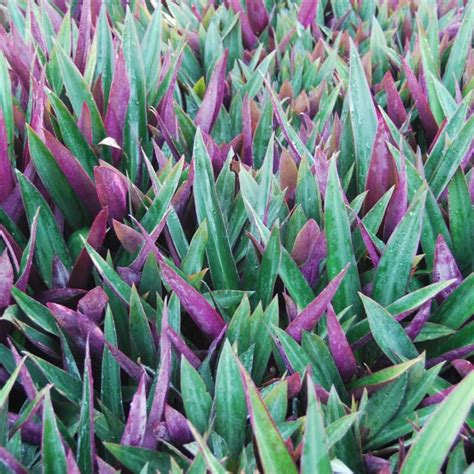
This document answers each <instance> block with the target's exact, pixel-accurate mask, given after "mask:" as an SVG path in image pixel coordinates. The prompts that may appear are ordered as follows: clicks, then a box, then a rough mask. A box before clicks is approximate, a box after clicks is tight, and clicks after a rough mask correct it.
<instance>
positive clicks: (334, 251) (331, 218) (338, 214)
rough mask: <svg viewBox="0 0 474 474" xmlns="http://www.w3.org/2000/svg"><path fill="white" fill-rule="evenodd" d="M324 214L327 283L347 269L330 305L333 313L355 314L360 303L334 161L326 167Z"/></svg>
mask: <svg viewBox="0 0 474 474" xmlns="http://www.w3.org/2000/svg"><path fill="white" fill-rule="evenodd" d="M324 211H325V232H326V242H327V251H328V256H327V260H326V269H327V274H328V277H329V278H330V279H333V278H335V277H336V275H337V274H338V273H339V272H340V271H341V270H342V269H343V268H344V267H346V266H347V265H349V267H348V269H347V274H346V276H345V278H344V280H343V281H342V282H341V285H340V287H339V290H338V291H337V293H336V294H335V296H334V298H333V303H332V305H333V306H334V309H335V311H336V312H337V313H339V312H340V311H342V310H343V309H344V308H346V307H347V306H351V305H352V308H353V310H354V311H355V312H356V314H357V313H359V311H358V310H359V308H360V302H359V300H358V298H357V292H358V291H359V290H360V281H359V275H358V272H357V264H356V260H355V257H354V250H353V248H352V239H351V230H350V225H349V219H348V216H347V211H346V206H345V204H344V194H343V191H342V188H341V183H340V182H339V178H338V175H337V168H336V161H335V160H332V161H331V164H330V165H329V176H328V185H327V188H326V197H325V209H324Z"/></svg>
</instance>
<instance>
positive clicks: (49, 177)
mask: <svg viewBox="0 0 474 474" xmlns="http://www.w3.org/2000/svg"><path fill="white" fill-rule="evenodd" d="M26 129H27V135H28V145H29V147H30V154H31V158H32V160H33V163H34V164H35V169H36V171H37V173H38V175H39V176H40V178H41V181H42V182H43V184H44V185H45V186H46V189H47V190H48V193H49V195H50V196H51V198H52V200H53V201H54V203H55V204H56V205H57V206H58V207H59V209H60V210H61V212H62V214H63V216H64V218H65V219H66V221H67V222H68V223H69V224H70V225H71V227H72V228H73V229H75V230H76V229H80V228H81V227H84V226H85V225H86V224H88V223H90V216H88V213H87V211H86V210H85V209H84V207H83V206H82V204H81V202H80V201H79V199H78V197H77V196H76V194H75V192H74V191H73V190H72V188H71V186H70V184H69V182H68V180H67V179H66V176H64V174H63V172H62V171H61V169H60V168H59V166H58V164H57V162H56V160H55V159H54V157H53V155H52V154H51V152H50V151H49V150H48V148H47V147H46V145H45V144H44V143H43V142H42V140H41V138H40V137H39V136H38V135H36V133H35V132H34V131H33V129H32V128H31V127H30V126H29V125H27V126H26Z"/></svg>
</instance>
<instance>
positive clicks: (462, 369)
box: [451, 359, 474, 377]
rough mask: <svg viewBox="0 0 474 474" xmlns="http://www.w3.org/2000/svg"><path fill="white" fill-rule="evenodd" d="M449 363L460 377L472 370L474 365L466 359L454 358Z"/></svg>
mask: <svg viewBox="0 0 474 474" xmlns="http://www.w3.org/2000/svg"><path fill="white" fill-rule="evenodd" d="M451 365H452V366H453V367H454V368H455V369H456V371H457V373H458V374H459V375H460V376H461V377H465V376H466V375H468V374H470V373H471V372H472V371H473V370H474V365H473V364H472V363H471V362H469V361H468V360H464V359H456V360H453V361H452V362H451Z"/></svg>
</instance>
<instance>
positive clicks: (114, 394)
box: [100, 306, 124, 420]
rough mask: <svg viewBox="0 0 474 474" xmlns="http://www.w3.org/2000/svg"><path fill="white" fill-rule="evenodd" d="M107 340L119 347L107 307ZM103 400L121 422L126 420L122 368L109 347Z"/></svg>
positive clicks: (104, 357)
mask: <svg viewBox="0 0 474 474" xmlns="http://www.w3.org/2000/svg"><path fill="white" fill-rule="evenodd" d="M104 336H105V340H106V341H107V342H108V343H110V344H111V345H112V346H115V347H116V346H117V334H116V332H115V325H114V319H113V316H112V311H111V309H110V306H108V307H107V310H106V312H105V320H104ZM100 388H101V400H102V402H103V403H104V404H105V405H106V406H107V408H108V409H109V410H110V411H111V412H112V413H113V414H114V415H115V416H116V417H117V418H119V419H120V420H123V419H124V413H123V406H122V384H121V380H120V366H119V364H118V362H117V361H116V360H115V358H114V357H113V356H112V354H111V352H110V350H109V349H108V347H107V346H105V347H104V352H103V355H102V370H101V384H100Z"/></svg>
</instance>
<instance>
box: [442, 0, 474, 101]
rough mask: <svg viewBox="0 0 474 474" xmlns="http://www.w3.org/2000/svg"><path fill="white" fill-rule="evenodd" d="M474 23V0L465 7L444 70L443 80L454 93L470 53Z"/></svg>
mask: <svg viewBox="0 0 474 474" xmlns="http://www.w3.org/2000/svg"><path fill="white" fill-rule="evenodd" d="M473 25H474V8H473V3H472V0H471V1H470V2H468V3H467V5H466V6H465V7H464V15H463V20H462V23H461V27H460V28H459V31H458V34H457V35H456V39H455V40H454V44H453V46H452V47H451V51H450V53H449V57H448V62H447V63H446V68H445V70H444V76H443V82H444V85H445V86H446V87H447V88H448V90H449V92H450V93H451V94H454V91H455V85H456V84H459V81H460V79H461V76H462V73H463V71H464V68H465V63H466V59H467V57H468V54H469V47H468V46H469V41H470V39H471V38H472V29H473Z"/></svg>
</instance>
